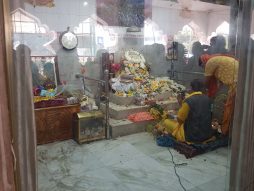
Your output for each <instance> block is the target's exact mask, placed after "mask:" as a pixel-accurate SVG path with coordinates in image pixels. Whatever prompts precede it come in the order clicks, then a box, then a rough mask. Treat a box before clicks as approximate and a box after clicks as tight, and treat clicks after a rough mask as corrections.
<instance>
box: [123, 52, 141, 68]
mask: <svg viewBox="0 0 254 191" xmlns="http://www.w3.org/2000/svg"><path fill="white" fill-rule="evenodd" d="M124 56H125V59H126V60H127V61H129V62H131V63H136V64H141V65H144V63H145V61H146V60H145V58H144V56H143V55H142V54H140V53H139V52H138V51H135V50H128V51H126V52H125V54H124Z"/></svg>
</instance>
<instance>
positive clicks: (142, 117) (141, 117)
mask: <svg viewBox="0 0 254 191" xmlns="http://www.w3.org/2000/svg"><path fill="white" fill-rule="evenodd" d="M128 119H129V120H130V121H132V122H140V121H149V120H154V117H153V116H152V115H151V114H150V113H149V112H139V113H134V114H131V115H129V116H128Z"/></svg>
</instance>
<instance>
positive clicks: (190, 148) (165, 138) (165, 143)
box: [156, 135, 229, 158]
mask: <svg viewBox="0 0 254 191" xmlns="http://www.w3.org/2000/svg"><path fill="white" fill-rule="evenodd" d="M228 141H229V140H228V137H218V138H217V139H216V140H215V141H210V142H208V143H206V144H187V143H183V142H178V141H177V140H176V139H174V138H173V137H172V136H170V135H161V136H158V137H157V138H156V142H157V144H158V145H159V146H162V147H172V148H174V149H175V150H177V151H178V152H179V153H181V154H183V155H185V157H186V158H192V157H194V156H197V155H200V154H203V153H206V152H209V151H213V150H215V149H217V148H220V147H225V146H227V145H228Z"/></svg>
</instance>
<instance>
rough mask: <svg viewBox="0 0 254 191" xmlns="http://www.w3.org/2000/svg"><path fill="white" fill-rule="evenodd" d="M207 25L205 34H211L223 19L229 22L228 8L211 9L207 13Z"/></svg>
mask: <svg viewBox="0 0 254 191" xmlns="http://www.w3.org/2000/svg"><path fill="white" fill-rule="evenodd" d="M208 15H209V20H208V23H209V25H208V27H207V35H208V36H209V35H211V33H212V32H215V31H216V28H217V27H218V26H220V25H221V24H222V23H223V21H226V22H228V23H229V22H230V9H228V10H226V11H213V12H210V13H209V14H208Z"/></svg>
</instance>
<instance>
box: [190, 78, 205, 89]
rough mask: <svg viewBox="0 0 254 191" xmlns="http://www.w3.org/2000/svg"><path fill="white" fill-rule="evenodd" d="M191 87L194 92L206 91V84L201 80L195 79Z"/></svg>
mask: <svg viewBox="0 0 254 191" xmlns="http://www.w3.org/2000/svg"><path fill="white" fill-rule="evenodd" d="M190 86H191V89H192V90H193V91H194V92H199V91H201V92H203V91H204V89H205V84H204V82H203V81H202V80H200V79H194V80H193V81H192V82H191V84H190Z"/></svg>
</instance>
